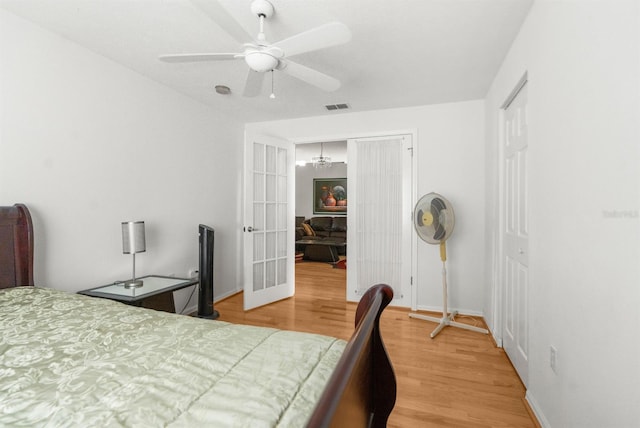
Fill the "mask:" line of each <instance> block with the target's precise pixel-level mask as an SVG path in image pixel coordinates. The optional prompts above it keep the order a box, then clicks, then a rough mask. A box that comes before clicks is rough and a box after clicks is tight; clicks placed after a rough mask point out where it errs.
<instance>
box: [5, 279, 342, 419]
mask: <svg viewBox="0 0 640 428" xmlns="http://www.w3.org/2000/svg"><path fill="white" fill-rule="evenodd" d="M344 346H345V342H344V341H342V340H338V339H335V338H330V337H326V336H319V335H313V334H305V333H297V332H290V331H282V330H275V329H271V328H262V327H251V326H245V325H236V324H230V323H225V322H221V321H210V320H202V319H198V318H191V317H187V316H182V315H175V314H169V313H164V312H156V311H152V310H149V309H142V308H136V307H131V306H126V305H124V304H122V303H117V302H112V301H109V300H104V299H98V298H92V297H86V296H81V295H76V294H70V293H65V292H62V291H57V290H52V289H47V288H35V287H19V288H11V289H6V290H2V291H0V426H47V427H49V426H50V427H66V426H74V427H75V426H81V427H108V426H136V427H146V426H154V427H156V426H170V427H180V426H185V427H204V426H209V427H225V426H234V427H271V426H293V427H299V426H302V425H304V423H305V421H306V420H307V418H308V417H309V416H310V414H311V412H312V411H313V408H314V406H315V402H316V401H317V399H318V398H319V397H320V394H321V393H322V390H323V388H324V385H325V384H326V382H327V380H328V379H329V377H330V375H331V372H332V371H333V368H334V367H335V365H336V364H337V362H338V359H339V358H340V355H341V354H342V351H343V350H344Z"/></svg>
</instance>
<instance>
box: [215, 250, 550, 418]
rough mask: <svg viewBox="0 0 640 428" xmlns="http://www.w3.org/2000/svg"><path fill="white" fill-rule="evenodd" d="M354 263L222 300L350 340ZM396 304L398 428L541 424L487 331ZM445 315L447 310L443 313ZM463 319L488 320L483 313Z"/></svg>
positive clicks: (224, 308)
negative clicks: (267, 296)
mask: <svg viewBox="0 0 640 428" xmlns="http://www.w3.org/2000/svg"><path fill="white" fill-rule="evenodd" d="M345 284H346V270H344V269H333V268H332V266H331V265H329V264H327V263H317V262H309V261H304V262H302V263H297V264H296V295H295V296H294V297H292V298H289V299H285V300H282V301H280V302H276V303H272V304H270V305H267V306H264V307H261V308H257V309H254V310H251V311H248V312H244V311H243V309H242V298H243V296H242V293H240V294H236V295H234V296H231V297H229V298H228V299H225V300H223V301H221V302H218V303H216V305H215V307H216V310H218V311H219V312H220V318H219V319H220V320H222V321H230V322H234V323H242V324H252V325H261V326H270V327H277V328H281V329H287V330H297V331H306V332H312V333H319V334H325V335H329V336H334V337H339V338H342V339H345V340H348V339H349V338H350V337H351V334H352V332H353V327H354V326H353V322H354V321H353V320H354V316H355V308H356V304H355V303H347V302H346V301H345ZM408 313H409V311H408V310H407V309H404V308H394V307H388V308H387V309H386V310H385V312H384V314H383V316H382V318H381V329H382V335H383V338H384V341H385V345H386V347H387V351H388V353H389V355H390V357H391V361H392V363H393V365H394V368H395V373H396V377H397V382H398V393H397V401H396V405H395V408H394V410H393V412H392V414H391V417H390V419H389V424H388V426H390V427H536V426H539V425H538V424H537V422H534V420H533V419H532V417H531V416H530V414H529V413H528V410H527V405H526V404H525V401H524V394H525V389H524V387H523V385H522V383H521V382H520V380H519V378H518V376H517V375H516V373H515V371H514V369H513V367H512V366H511V364H510V363H509V361H508V359H507V357H506V355H505V353H504V351H503V350H502V349H500V348H497V347H496V346H495V345H494V343H493V341H492V340H491V338H490V337H489V336H487V335H484V334H480V333H476V332H472V331H467V330H463V329H459V328H454V327H446V328H445V329H444V330H443V331H442V332H441V333H440V334H439V335H438V336H437V337H436V338H435V339H431V338H430V337H429V334H430V333H431V331H432V330H433V329H434V328H435V326H436V324H435V323H431V322H428V321H422V320H417V319H411V318H409V316H408ZM438 316H439V315H438ZM456 320H457V321H460V322H469V323H475V324H477V325H480V326H483V327H484V322H483V321H482V320H474V319H470V318H465V317H458V318H457V319H456Z"/></svg>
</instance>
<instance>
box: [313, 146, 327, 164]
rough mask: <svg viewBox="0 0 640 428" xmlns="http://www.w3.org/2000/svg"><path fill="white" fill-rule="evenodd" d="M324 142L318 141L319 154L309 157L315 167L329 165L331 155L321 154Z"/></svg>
mask: <svg viewBox="0 0 640 428" xmlns="http://www.w3.org/2000/svg"><path fill="white" fill-rule="evenodd" d="M323 146H324V143H320V156H314V157H312V158H311V162H312V163H313V166H314V167H316V168H328V167H330V166H331V157H330V156H323V149H324V147H323Z"/></svg>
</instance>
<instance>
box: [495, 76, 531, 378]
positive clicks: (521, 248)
mask: <svg viewBox="0 0 640 428" xmlns="http://www.w3.org/2000/svg"><path fill="white" fill-rule="evenodd" d="M527 149H528V131H527V86H526V84H525V85H524V86H523V87H522V88H521V89H520V91H519V92H518V94H517V95H516V96H515V98H514V99H513V100H512V101H511V103H510V104H509V105H508V106H507V107H506V109H505V112H504V170H503V171H504V188H505V195H504V199H503V200H504V207H503V209H504V230H503V232H502V235H503V243H504V260H503V284H504V295H503V302H504V318H503V319H504V331H503V346H504V349H505V351H506V353H507V355H508V356H509V359H510V360H511V362H512V363H513V366H514V367H515V369H516V371H517V372H518V375H519V376H520V378H521V379H522V382H523V383H524V384H525V386H527V382H528V377H529V312H528V308H529V292H530V291H529V222H528V207H527V190H528V186H527Z"/></svg>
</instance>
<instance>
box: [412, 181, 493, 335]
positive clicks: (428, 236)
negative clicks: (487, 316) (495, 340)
mask: <svg viewBox="0 0 640 428" xmlns="http://www.w3.org/2000/svg"><path fill="white" fill-rule="evenodd" d="M454 224H455V215H454V213H453V207H452V206H451V204H450V203H449V201H447V200H446V199H445V198H444V197H442V196H441V195H439V194H437V193H429V194H426V195H424V196H423V197H422V198H420V200H419V201H418V203H417V204H416V208H415V209H414V217H413V226H414V227H415V229H416V233H417V234H418V236H419V237H420V239H422V240H423V241H425V242H427V243H428V244H440V259H441V260H442V302H443V303H442V306H443V309H442V318H436V317H430V316H428V315H421V314H415V313H410V314H409V316H410V317H411V318H417V319H421V320H425V321H432V322H436V323H439V325H438V326H437V327H436V328H435V330H433V332H431V338H432V339H433V338H434V337H436V335H437V334H438V333H440V331H441V330H442V329H443V328H445V327H446V326H449V325H450V326H453V327H460V328H464V329H466V330H472V331H477V332H478V333H484V334H488V333H489V332H488V331H487V330H486V329H484V328H480V327H475V326H472V325H468V324H463V323H459V322H456V321H454V318H455V316H456V315H457V314H458V311H453V312H451V313H450V314H449V313H448V312H447V267H446V262H447V247H446V241H447V239H449V237H450V236H451V234H452V233H453V226H454Z"/></svg>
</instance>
